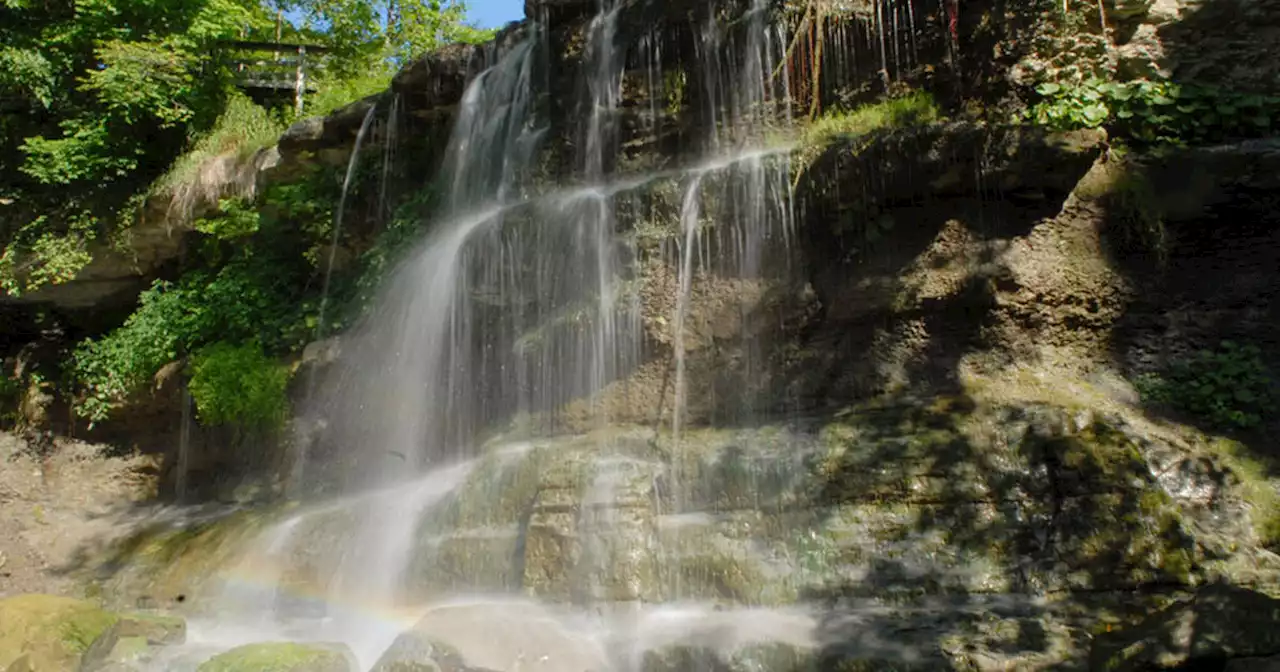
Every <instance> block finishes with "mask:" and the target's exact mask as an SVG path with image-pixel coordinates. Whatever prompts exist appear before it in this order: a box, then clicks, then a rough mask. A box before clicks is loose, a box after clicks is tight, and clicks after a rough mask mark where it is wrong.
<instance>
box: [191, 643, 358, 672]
mask: <svg viewBox="0 0 1280 672" xmlns="http://www.w3.org/2000/svg"><path fill="white" fill-rule="evenodd" d="M356 669H357V666H356V664H355V656H354V655H353V654H352V653H351V651H350V650H349V649H347V647H346V646H344V645H342V644H297V643H293V642H263V643H259V644H248V645H245V646H240V647H237V648H234V649H231V650H230V651H227V652H225V653H220V654H218V655H216V656H214V657H213V658H210V659H209V660H208V661H206V662H205V663H204V664H202V665H201V666H200V667H199V668H198V672H354V670H356Z"/></svg>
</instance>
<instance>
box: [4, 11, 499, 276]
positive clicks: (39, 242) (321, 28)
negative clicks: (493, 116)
mask: <svg viewBox="0 0 1280 672" xmlns="http://www.w3.org/2000/svg"><path fill="white" fill-rule="evenodd" d="M286 10H287V11H288V13H289V15H295V16H303V17H306V19H307V22H306V23H305V24H304V25H300V26H294V25H291V24H288V22H284V21H283V17H284V16H285V12H286ZM464 12H465V6H464V5H462V4H461V3H460V2H447V1H445V2H441V1H439V0H432V1H430V2H426V3H404V4H403V5H402V4H401V3H400V2H398V0H298V1H296V2H284V1H283V0H277V1H276V2H273V3H264V2H262V0H154V1H153V2H147V3H137V2H127V1H126V0H92V1H90V2H85V3H78V4H75V5H74V7H72V6H70V5H68V6H65V7H64V6H62V5H59V4H57V3H54V4H48V3H43V4H41V3H32V2H25V1H18V0H6V1H3V2H0V45H3V46H0V99H3V103H4V104H3V106H0V203H3V205H4V207H3V208H0V289H3V291H4V292H5V293H6V294H17V293H21V292H26V291H31V290H33V289H36V288H38V287H40V286H42V285H44V284H49V283H57V282H64V281H67V280H69V279H71V278H74V277H75V276H76V274H77V273H78V271H79V270H80V269H81V268H82V267H83V266H84V265H85V264H86V263H87V262H88V261H89V259H90V250H89V248H88V244H89V243H90V242H92V241H93V240H95V238H97V239H101V238H106V239H109V240H116V239H118V238H119V236H118V235H117V234H118V233H119V232H120V231H121V230H124V229H127V228H128V227H129V225H130V224H132V223H133V222H134V221H135V220H136V217H137V215H138V213H139V210H140V208H141V206H142V205H143V204H144V202H145V200H146V196H147V195H154V194H165V195H169V196H172V197H174V198H175V200H176V201H178V202H179V203H180V204H181V205H182V206H183V207H182V208H180V209H179V212H180V213H181V215H182V216H183V217H186V216H189V215H190V214H191V213H192V212H193V211H194V210H195V209H196V208H194V207H192V205H193V204H194V203H196V202H199V203H217V202H218V201H219V200H220V199H225V198H226V197H227V196H243V195H247V194H246V193H245V191H246V189H244V188H240V189H239V190H235V189H232V190H229V189H228V186H233V187H234V186H236V185H238V184H241V183H243V182H245V177H246V175H244V174H243V173H244V171H246V170H247V169H248V168H250V167H251V163H250V162H248V161H247V160H246V159H247V158H248V157H249V156H250V155H251V154H252V153H253V152H254V151H255V150H257V149H259V148H261V147H265V146H267V145H269V144H270V143H271V142H273V141H274V140H275V139H276V138H277V137H278V136H279V135H280V133H281V132H282V131H283V130H284V127H285V123H286V122H287V121H289V120H291V119H292V116H291V115H292V114H293V112H292V105H291V104H289V102H285V101H282V103H281V108H280V109H276V110H269V109H267V108H264V107H262V106H259V105H258V104H256V103H254V102H253V101H251V100H249V99H248V98H247V97H245V96H243V95H241V94H239V93H236V92H235V85H236V82H237V77H238V75H237V71H236V69H235V68H233V67H232V65H233V64H234V63H233V62H234V60H235V59H236V58H237V57H239V55H240V54H239V53H238V52H237V51H236V47H234V46H233V45H232V44H231V43H232V41H234V40H256V41H262V42H266V41H271V40H273V39H286V40H293V41H301V42H306V43H312V44H314V43H317V42H318V43H320V44H324V45H327V46H329V47H330V48H331V51H332V52H333V53H334V57H333V58H331V59H329V62H330V65H332V68H331V72H330V73H328V75H327V76H322V77H321V78H320V79H319V80H318V81H319V83H320V84H321V92H320V93H319V95H318V96H317V97H316V100H315V103H316V104H315V105H312V106H311V107H310V108H309V109H308V112H319V113H323V112H326V111H328V110H331V109H333V108H336V107H338V106H340V105H342V104H344V103H346V102H349V101H350V100H352V99H355V98H358V97H363V96H365V95H367V94H368V93H370V92H372V91H373V90H374V89H375V88H380V87H383V86H385V84H386V82H387V80H388V78H389V77H390V74H391V72H392V71H393V69H394V68H395V67H396V65H397V64H398V63H401V62H403V61H404V60H405V59H407V58H410V57H411V56H414V55H416V54H417V53H420V52H421V51H423V50H426V49H431V48H435V47H437V46H440V45H442V44H444V43H446V42H450V41H470V40H476V39H483V38H484V37H486V36H487V33H486V32H485V31H478V30H476V29H474V28H471V27H469V26H466V25H464V23H463V16H464ZM277 21H280V23H277ZM171 211H172V210H171ZM232 214H234V213H228V212H225V211H223V212H221V213H216V214H215V215H213V216H211V217H209V218H207V220H206V221H205V222H204V223H203V224H202V226H204V227H205V228H206V229H209V228H216V229H219V230H222V231H227V232H230V231H238V232H244V231H247V230H249V228H251V227H247V226H246V225H247V224H249V220H248V219H247V218H240V219H236V220H235V223H234V224H233V223H230V222H229V221H223V222H221V223H217V222H214V220H215V219H222V220H226V219H227V216H228V215H232Z"/></svg>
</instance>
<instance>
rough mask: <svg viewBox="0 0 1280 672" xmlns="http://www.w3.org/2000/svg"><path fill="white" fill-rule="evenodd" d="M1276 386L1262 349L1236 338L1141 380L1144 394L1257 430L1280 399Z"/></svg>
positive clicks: (1226, 425)
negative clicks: (1237, 342)
mask: <svg viewBox="0 0 1280 672" xmlns="http://www.w3.org/2000/svg"><path fill="white" fill-rule="evenodd" d="M1274 387H1275V380H1274V378H1273V377H1272V376H1271V373H1270V371H1268V370H1267V366H1266V364H1265V362H1263V360H1262V352H1261V350H1259V349H1258V348H1257V346H1253V345H1238V344H1236V343H1233V342H1231V341H1223V342H1222V343H1221V344H1220V345H1219V347H1218V349H1216V350H1201V351H1199V352H1197V353H1196V354H1195V355H1194V356H1192V357H1190V358H1188V359H1186V360H1183V361H1180V362H1177V363H1175V364H1174V365H1173V366H1171V367H1169V369H1168V370H1167V371H1165V372H1163V373H1162V374H1161V375H1158V376H1147V377H1145V378H1143V379H1141V380H1140V381H1139V385H1138V388H1139V390H1140V391H1141V392H1142V393H1143V395H1144V396H1145V397H1147V398H1149V399H1151V400H1153V401H1156V402H1159V403H1164V404H1169V405H1170V406H1173V407H1175V408H1177V409H1179V410H1181V411H1184V412H1186V413H1190V414H1192V415H1195V416H1198V417H1201V418H1204V419H1205V420H1207V421H1208V422H1210V423H1211V424H1212V425H1214V426H1215V427H1219V428H1222V429H1253V428H1256V427H1258V426H1259V425H1261V424H1262V423H1263V422H1264V421H1266V420H1268V419H1269V418H1270V416H1271V415H1272V414H1274V413H1275V408H1276V404H1277V403H1278V402H1280V399H1278V398H1277V396H1276V394H1275V391H1274Z"/></svg>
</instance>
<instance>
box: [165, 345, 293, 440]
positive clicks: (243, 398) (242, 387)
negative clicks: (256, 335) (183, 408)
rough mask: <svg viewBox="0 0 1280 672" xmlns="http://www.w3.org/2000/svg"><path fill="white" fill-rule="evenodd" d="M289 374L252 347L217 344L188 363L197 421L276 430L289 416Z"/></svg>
mask: <svg viewBox="0 0 1280 672" xmlns="http://www.w3.org/2000/svg"><path fill="white" fill-rule="evenodd" d="M288 384H289V369H288V367H286V366H284V365H282V364H280V363H279V362H277V361H276V360H274V359H272V358H271V357H268V356H267V355H266V354H264V353H263V351H262V347H261V346H260V345H259V344H258V343H256V342H250V343H248V344H245V345H231V344H228V343H215V344H213V345H210V346H207V347H205V348H203V349H201V350H200V351H199V352H198V353H196V355H195V356H194V357H193V358H192V376H191V383H190V385H189V389H190V390H191V397H192V399H193V400H195V403H196V413H197V415H198V417H199V419H200V422H202V423H204V424H206V425H228V424H234V425H239V426H247V427H264V428H275V427H279V426H280V425H281V424H282V423H283V422H284V419H285V415H286V413H287V411H288V399H287V397H286V396H285V390H286V388H287V386H288Z"/></svg>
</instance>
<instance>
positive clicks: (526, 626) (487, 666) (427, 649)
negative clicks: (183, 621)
mask: <svg viewBox="0 0 1280 672" xmlns="http://www.w3.org/2000/svg"><path fill="white" fill-rule="evenodd" d="M397 651H398V653H397V654H396V655H400V656H403V657H401V658H399V659H398V660H397V659H396V658H394V657H392V658H388V656H391V655H392V654H393V652H397ZM413 653H419V654H424V657H422V658H419V659H417V660H418V661H421V662H420V663H418V664H416V665H415V664H413V663H414V660H415V659H413V658H409V657H408V655H409V654H413ZM388 656H384V657H383V660H380V661H378V667H375V669H376V670H378V671H379V672H392V671H394V672H419V671H420V670H432V671H434V670H435V669H440V670H441V672H464V671H468V672H470V671H476V670H494V671H497V672H515V671H516V670H521V669H529V668H530V667H531V666H532V667H539V668H543V669H555V670H605V669H609V657H608V655H607V652H606V651H605V650H604V647H603V646H602V645H601V643H600V642H598V641H596V640H595V639H593V638H592V637H591V636H590V634H589V632H586V631H585V628H583V627H581V626H579V625H575V623H574V622H573V621H572V619H571V618H569V617H567V616H562V615H560V614H558V613H557V612H555V611H554V610H552V609H550V608H548V607H544V606H541V605H538V604H534V603H532V602H523V601H517V600H494V601H476V602H461V603H455V604H445V605H440V606H437V607H434V608H432V609H430V610H429V611H428V612H427V613H426V614H425V615H424V616H423V617H422V619H421V620H419V621H418V622H417V623H416V624H415V625H414V627H413V628H412V629H411V630H410V631H409V632H407V633H405V634H403V635H401V636H400V638H399V639H398V640H397V641H396V643H395V644H393V645H392V646H391V650H390V651H388ZM463 661H465V662H466V665H468V666H462V667H446V665H449V666H453V665H463ZM433 663H434V664H436V665H437V667H432V666H431V665H432V664H433ZM439 663H444V664H443V665H441V664H439ZM384 665H385V666H384ZM397 665H398V666H397ZM201 672H206V671H204V670H201Z"/></svg>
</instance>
